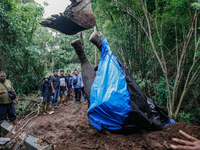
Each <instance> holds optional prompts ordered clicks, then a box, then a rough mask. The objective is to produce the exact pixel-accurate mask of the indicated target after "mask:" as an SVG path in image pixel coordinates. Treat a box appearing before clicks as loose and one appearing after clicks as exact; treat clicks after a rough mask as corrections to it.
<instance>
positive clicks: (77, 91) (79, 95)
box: [74, 88, 81, 101]
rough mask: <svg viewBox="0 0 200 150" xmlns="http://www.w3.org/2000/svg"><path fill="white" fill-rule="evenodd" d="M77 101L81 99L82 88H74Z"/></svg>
mask: <svg viewBox="0 0 200 150" xmlns="http://www.w3.org/2000/svg"><path fill="white" fill-rule="evenodd" d="M74 91H75V99H76V101H80V100H81V88H74Z"/></svg>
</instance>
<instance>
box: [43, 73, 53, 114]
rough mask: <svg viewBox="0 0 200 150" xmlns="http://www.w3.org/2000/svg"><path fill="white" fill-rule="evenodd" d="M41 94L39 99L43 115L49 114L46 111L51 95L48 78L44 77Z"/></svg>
mask: <svg viewBox="0 0 200 150" xmlns="http://www.w3.org/2000/svg"><path fill="white" fill-rule="evenodd" d="M41 93H42V94H41V95H42V98H41V99H42V100H43V115H46V114H48V113H49V112H48V109H49V104H50V101H51V94H52V89H51V84H50V83H49V76H45V77H44V82H43V83H42V86H41ZM46 104H47V105H46ZM45 106H46V108H45Z"/></svg>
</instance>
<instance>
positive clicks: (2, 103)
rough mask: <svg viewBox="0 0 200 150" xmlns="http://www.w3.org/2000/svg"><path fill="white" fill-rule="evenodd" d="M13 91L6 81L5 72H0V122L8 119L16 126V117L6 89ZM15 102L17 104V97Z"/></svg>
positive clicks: (10, 84) (9, 83)
mask: <svg viewBox="0 0 200 150" xmlns="http://www.w3.org/2000/svg"><path fill="white" fill-rule="evenodd" d="M4 85H5V86H6V87H7V88H8V89H10V90H12V91H14V89H13V86H12V83H11V82H10V81H9V80H8V79H6V73H5V71H0V121H1V120H7V117H8V119H9V120H10V121H11V122H12V123H13V124H14V125H17V116H16V114H15V106H14V103H13V100H11V99H10V97H9V95H8V91H7V89H6V87H5V86H4ZM15 102H16V103H18V99H17V97H16V98H15Z"/></svg>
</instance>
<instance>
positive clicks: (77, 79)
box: [72, 69, 82, 103]
mask: <svg viewBox="0 0 200 150" xmlns="http://www.w3.org/2000/svg"><path fill="white" fill-rule="evenodd" d="M81 80H82V77H81V75H79V72H78V70H77V69H75V70H74V76H73V77H72V89H74V91H75V99H76V101H75V103H81V101H80V100H81Z"/></svg>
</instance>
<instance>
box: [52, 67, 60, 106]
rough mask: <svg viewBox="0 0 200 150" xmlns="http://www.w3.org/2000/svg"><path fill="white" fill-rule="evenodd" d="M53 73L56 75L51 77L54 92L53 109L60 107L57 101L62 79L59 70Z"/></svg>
mask: <svg viewBox="0 0 200 150" xmlns="http://www.w3.org/2000/svg"><path fill="white" fill-rule="evenodd" d="M53 74H54V75H53V77H52V78H51V88H52V93H53V100H52V103H51V106H52V110H54V109H57V108H58V107H57V101H58V96H59V89H60V81H59V76H58V71H57V70H54V71H53Z"/></svg>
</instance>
